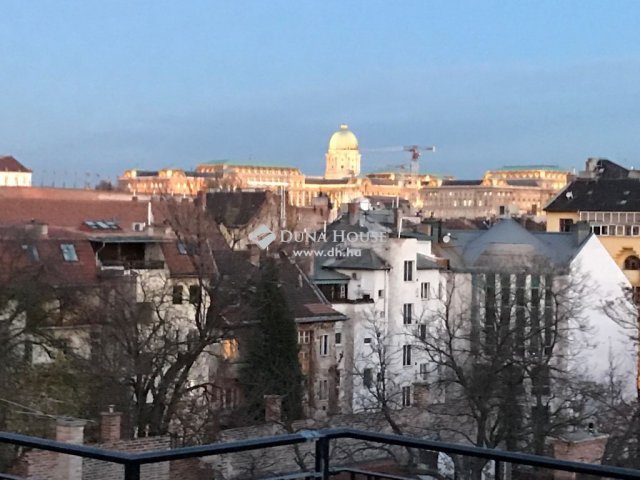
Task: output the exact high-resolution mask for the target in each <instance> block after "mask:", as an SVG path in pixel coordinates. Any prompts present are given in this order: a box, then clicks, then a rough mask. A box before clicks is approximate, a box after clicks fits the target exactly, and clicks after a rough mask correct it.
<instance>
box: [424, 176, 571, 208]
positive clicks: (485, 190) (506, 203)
mask: <svg viewBox="0 0 640 480" xmlns="http://www.w3.org/2000/svg"><path fill="white" fill-rule="evenodd" d="M569 178H570V173H569V172H568V171H566V170H562V169H560V168H558V167H557V166H554V165H530V166H506V167H503V168H501V169H498V170H489V171H487V172H486V173H485V174H484V176H483V178H482V179H479V180H442V181H437V182H435V184H434V185H429V186H427V187H426V188H424V189H423V206H422V208H423V212H424V213H425V215H427V216H433V217H437V218H482V217H494V216H499V215H530V216H534V217H535V216H542V215H544V211H543V208H544V206H545V205H546V204H547V203H548V202H549V201H550V200H551V199H552V198H553V197H554V196H555V195H556V194H557V192H558V191H559V190H560V189H562V188H563V187H564V186H565V185H566V184H567V181H568V179H569Z"/></svg>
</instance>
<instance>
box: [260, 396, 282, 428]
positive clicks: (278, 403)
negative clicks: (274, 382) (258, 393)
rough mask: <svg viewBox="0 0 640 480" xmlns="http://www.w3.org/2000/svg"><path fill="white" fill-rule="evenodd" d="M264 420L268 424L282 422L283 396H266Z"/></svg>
mask: <svg viewBox="0 0 640 480" xmlns="http://www.w3.org/2000/svg"><path fill="white" fill-rule="evenodd" d="M264 419H265V421H266V422H280V421H281V420H282V395H265V396H264Z"/></svg>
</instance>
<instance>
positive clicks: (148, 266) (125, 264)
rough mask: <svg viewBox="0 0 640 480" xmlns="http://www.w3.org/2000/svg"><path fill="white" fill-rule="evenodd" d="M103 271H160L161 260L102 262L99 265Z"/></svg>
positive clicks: (162, 263)
mask: <svg viewBox="0 0 640 480" xmlns="http://www.w3.org/2000/svg"><path fill="white" fill-rule="evenodd" d="M100 266H101V268H102V269H103V270H104V269H107V270H108V269H118V268H121V269H124V270H162V269H163V268H164V261H163V260H103V261H102V262H101V264H100Z"/></svg>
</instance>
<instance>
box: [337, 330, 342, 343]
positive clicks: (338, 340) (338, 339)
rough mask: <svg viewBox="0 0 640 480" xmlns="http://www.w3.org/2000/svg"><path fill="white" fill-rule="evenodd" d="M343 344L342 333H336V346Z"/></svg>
mask: <svg viewBox="0 0 640 480" xmlns="http://www.w3.org/2000/svg"><path fill="white" fill-rule="evenodd" d="M341 343H342V332H336V345H340V344H341Z"/></svg>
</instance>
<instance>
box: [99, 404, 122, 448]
mask: <svg viewBox="0 0 640 480" xmlns="http://www.w3.org/2000/svg"><path fill="white" fill-rule="evenodd" d="M113 408H114V406H113V405H109V410H108V411H106V412H102V413H100V442H101V443H112V442H117V441H118V440H120V437H121V423H122V413H120V412H116V411H114V409H113Z"/></svg>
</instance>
